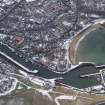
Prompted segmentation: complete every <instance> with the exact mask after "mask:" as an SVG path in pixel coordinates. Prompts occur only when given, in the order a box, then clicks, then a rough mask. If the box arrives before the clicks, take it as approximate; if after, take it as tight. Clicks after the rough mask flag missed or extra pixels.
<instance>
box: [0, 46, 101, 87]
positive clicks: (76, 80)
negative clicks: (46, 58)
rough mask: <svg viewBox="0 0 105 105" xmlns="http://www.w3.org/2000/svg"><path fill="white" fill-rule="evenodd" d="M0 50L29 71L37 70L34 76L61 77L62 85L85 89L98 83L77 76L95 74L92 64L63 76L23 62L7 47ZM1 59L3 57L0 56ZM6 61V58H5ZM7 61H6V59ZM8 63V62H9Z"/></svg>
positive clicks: (91, 79) (96, 70)
mask: <svg viewBox="0 0 105 105" xmlns="http://www.w3.org/2000/svg"><path fill="white" fill-rule="evenodd" d="M0 50H1V51H2V52H4V53H5V54H7V55H8V56H10V57H12V58H13V59H14V60H16V61H18V62H20V63H21V64H22V65H24V66H26V67H27V68H29V69H30V70H34V69H37V70H38V71H39V72H38V73H37V74H35V75H37V76H40V77H43V78H47V79H51V78H55V77H63V78H64V80H63V81H62V82H63V83H65V84H67V85H70V86H75V87H78V88H86V87H89V86H93V85H97V84H99V82H98V81H97V80H96V78H84V79H83V78H80V77H79V76H80V75H81V74H87V73H96V72H98V71H99V70H98V69H96V68H95V66H94V65H92V64H83V65H81V66H79V67H77V68H76V69H74V70H72V71H69V72H67V73H65V74H56V73H54V72H52V71H49V70H48V69H46V68H44V67H42V66H39V65H38V64H32V63H31V62H30V61H29V62H25V60H24V59H23V58H21V57H19V56H17V55H16V54H15V52H12V51H11V50H10V49H9V48H8V47H7V46H5V45H0ZM1 57H3V56H1ZM3 58H5V57H3ZM5 59H6V58H5ZM6 60H7V59H6ZM9 62H10V61H9Z"/></svg>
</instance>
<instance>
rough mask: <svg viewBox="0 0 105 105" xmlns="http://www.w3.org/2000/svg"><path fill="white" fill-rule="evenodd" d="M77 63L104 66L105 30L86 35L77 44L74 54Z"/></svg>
mask: <svg viewBox="0 0 105 105" xmlns="http://www.w3.org/2000/svg"><path fill="white" fill-rule="evenodd" d="M76 61H77V62H79V61H80V62H94V63H96V64H97V65H101V64H105V30H104V29H98V30H95V31H93V32H91V33H90V34H89V35H87V36H86V37H85V38H84V39H83V40H82V41H81V42H80V44H79V46H78V49H77V54H76Z"/></svg>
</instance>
